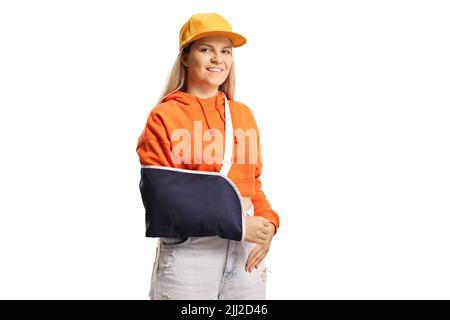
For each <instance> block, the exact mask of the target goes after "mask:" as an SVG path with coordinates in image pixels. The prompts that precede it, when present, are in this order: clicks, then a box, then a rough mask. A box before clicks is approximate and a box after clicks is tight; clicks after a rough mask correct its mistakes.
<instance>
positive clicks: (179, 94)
mask: <svg viewBox="0 0 450 320" xmlns="http://www.w3.org/2000/svg"><path fill="white" fill-rule="evenodd" d="M170 100H173V101H175V102H176V103H177V104H178V105H179V106H181V107H185V108H189V109H197V108H202V109H205V110H217V109H219V110H221V109H224V108H225V93H224V92H223V91H220V90H219V91H218V92H217V94H216V95H215V96H213V97H210V98H206V99H204V98H199V97H197V96H194V95H191V94H189V93H186V92H183V91H174V92H172V93H170V94H168V95H167V96H166V97H164V99H163V101H162V102H167V101H170Z"/></svg>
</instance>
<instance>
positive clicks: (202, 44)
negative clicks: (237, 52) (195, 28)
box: [199, 43, 232, 49]
mask: <svg viewBox="0 0 450 320" xmlns="http://www.w3.org/2000/svg"><path fill="white" fill-rule="evenodd" d="M199 46H207V47H211V48H214V47H213V46H212V45H210V44H207V43H200V44H199ZM225 48H232V46H225V47H223V48H222V49H225Z"/></svg>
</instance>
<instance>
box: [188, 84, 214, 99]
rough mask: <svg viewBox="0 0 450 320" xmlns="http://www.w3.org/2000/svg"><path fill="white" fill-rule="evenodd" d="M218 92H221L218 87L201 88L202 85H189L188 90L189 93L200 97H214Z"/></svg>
mask: <svg viewBox="0 0 450 320" xmlns="http://www.w3.org/2000/svg"><path fill="white" fill-rule="evenodd" d="M218 92H219V88H218V87H213V88H201V87H197V86H189V85H188V87H187V90H186V93H189V94H190V95H193V96H196V97H198V98H200V99H208V98H212V97H214V96H216V95H217V93H218Z"/></svg>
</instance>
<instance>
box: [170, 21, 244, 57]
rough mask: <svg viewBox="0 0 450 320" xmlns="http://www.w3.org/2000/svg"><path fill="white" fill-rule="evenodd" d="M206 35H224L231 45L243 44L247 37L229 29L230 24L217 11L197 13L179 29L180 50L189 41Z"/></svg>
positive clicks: (238, 45)
mask: <svg viewBox="0 0 450 320" xmlns="http://www.w3.org/2000/svg"><path fill="white" fill-rule="evenodd" d="M207 36H224V37H227V38H229V39H230V40H231V44H232V46H233V47H240V46H243V45H244V44H245V43H246V42H247V39H245V37H244V36H243V35H241V34H239V33H236V32H233V31H232V30H231V24H230V23H229V22H228V21H227V20H226V19H225V18H224V17H222V16H221V15H220V14H218V13H198V14H194V15H192V17H191V18H190V19H189V20H188V21H187V22H186V23H185V24H184V25H183V26H182V27H181V29H180V43H179V44H180V50H182V49H183V48H184V47H185V46H186V45H187V44H189V43H190V42H191V41H194V40H197V39H200V38H204V37H207Z"/></svg>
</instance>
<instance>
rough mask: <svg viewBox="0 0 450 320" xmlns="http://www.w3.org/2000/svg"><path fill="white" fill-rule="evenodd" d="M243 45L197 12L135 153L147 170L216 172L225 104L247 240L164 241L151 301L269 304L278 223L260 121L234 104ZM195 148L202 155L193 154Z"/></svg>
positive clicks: (213, 18)
mask: <svg viewBox="0 0 450 320" xmlns="http://www.w3.org/2000/svg"><path fill="white" fill-rule="evenodd" d="M245 43H246V39H245V38H244V37H243V36H242V35H240V34H238V33H235V32H233V31H231V25H230V24H229V23H228V21H227V20H225V19H224V18H223V17H222V16H220V15H219V14H217V13H203V14H195V15H193V16H192V17H191V18H190V19H189V20H188V21H187V22H186V23H185V24H184V25H183V27H182V28H181V30H180V39H179V47H180V52H179V55H178V57H177V59H176V61H175V65H174V67H173V69H172V73H171V76H170V78H169V81H168V84H167V87H166V89H165V91H164V93H163V95H162V97H161V99H160V100H159V102H158V103H157V105H156V106H155V107H154V108H153V109H152V111H151V112H150V115H149V117H148V119H147V123H146V126H145V128H144V130H143V132H142V134H141V135H140V136H139V139H138V144H137V149H136V151H137V153H138V155H139V159H140V163H141V165H157V166H164V167H173V168H178V169H189V170H201V171H214V172H218V171H219V170H220V168H221V163H218V162H217V161H216V162H214V161H211V157H212V159H221V156H222V153H223V137H225V134H224V131H225V100H227V101H228V105H229V111H230V112H231V118H232V124H233V129H234V143H233V145H234V146H233V153H234V158H233V161H232V164H231V167H230V169H229V174H228V177H229V178H230V179H231V181H233V183H234V184H235V185H236V187H237V189H238V190H239V192H240V194H241V196H242V198H243V200H244V205H245V211H246V213H247V215H248V216H246V217H245V240H244V241H236V240H230V239H224V238H221V237H219V236H210V237H184V238H168V237H160V238H159V242H158V246H157V248H156V258H155V262H154V265H153V272H152V280H151V288H150V299H265V291H266V272H267V268H266V266H265V260H264V258H265V256H266V255H267V253H268V251H269V249H270V245H271V241H272V238H273V236H274V235H275V233H276V232H277V229H278V227H279V224H280V221H279V216H278V214H277V213H276V212H275V211H274V210H273V209H272V208H271V205H270V203H269V201H268V200H267V198H266V196H265V194H264V192H263V191H262V189H261V181H260V175H261V172H262V161H261V158H262V156H261V146H260V137H259V131H258V127H257V124H256V121H255V118H254V116H253V113H252V111H251V110H250V108H248V107H247V106H246V105H244V104H243V103H240V102H238V101H236V100H234V86H235V73H234V61H233V48H235V47H239V46H242V45H244V44H245ZM230 120H231V119H230ZM180 132H181V133H188V136H189V137H190V138H191V139H192V142H191V143H188V144H183V148H180V144H179V143H178V141H179V140H177V137H178V138H179V134H178V133H180ZM239 132H240V133H241V134H240V135H239V134H237V133H239ZM252 132H253V133H255V135H254V137H253V138H252V137H251V133H252ZM242 133H244V134H242ZM245 133H247V134H248V135H245ZM199 137H200V138H199ZM205 138H206V139H205ZM194 140H195V141H194ZM205 140H206V141H205ZM211 141H212V142H211ZM247 141H248V142H249V143H247ZM216 142H222V144H221V143H218V144H216ZM190 146H192V149H195V148H197V149H198V148H200V149H201V151H203V152H201V153H200V155H199V152H197V153H196V152H192V151H193V150H188V149H189V148H188V147H190ZM199 146H200V147H199ZM212 146H216V148H215V149H214V152H210V151H211V147H212ZM217 146H218V147H217ZM180 151H182V152H180ZM212 154H214V156H212ZM208 155H209V156H210V157H209V159H206V158H208Z"/></svg>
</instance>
